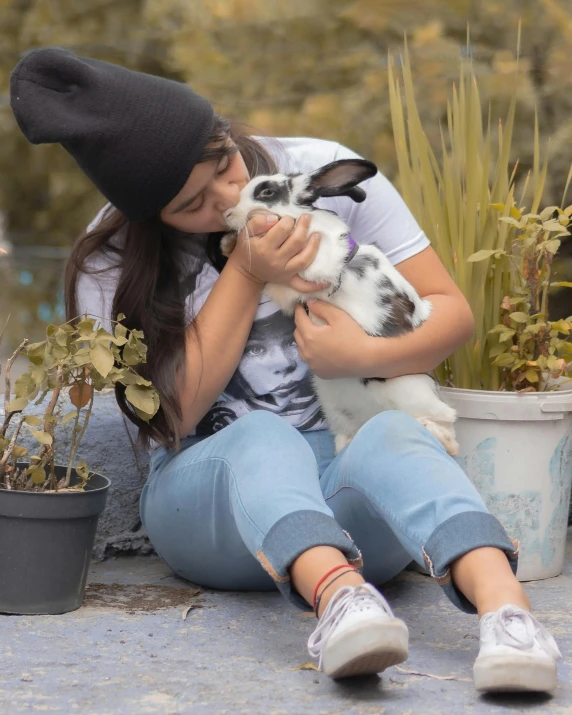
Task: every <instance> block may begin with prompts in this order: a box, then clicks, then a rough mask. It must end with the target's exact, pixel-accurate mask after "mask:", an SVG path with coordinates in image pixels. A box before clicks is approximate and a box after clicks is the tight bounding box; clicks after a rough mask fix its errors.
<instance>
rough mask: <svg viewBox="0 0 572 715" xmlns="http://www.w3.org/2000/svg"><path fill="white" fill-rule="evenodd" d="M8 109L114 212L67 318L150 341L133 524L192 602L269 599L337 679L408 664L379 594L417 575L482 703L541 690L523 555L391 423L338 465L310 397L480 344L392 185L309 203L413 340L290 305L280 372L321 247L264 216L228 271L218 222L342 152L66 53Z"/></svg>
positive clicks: (25, 85) (104, 221)
mask: <svg viewBox="0 0 572 715" xmlns="http://www.w3.org/2000/svg"><path fill="white" fill-rule="evenodd" d="M11 101H12V107H13V110H14V113H15V116H16V119H17V121H18V124H19V126H20V128H21V129H22V131H23V133H24V134H25V135H26V136H27V137H28V139H29V140H30V141H31V142H34V143H42V142H59V143H61V144H62V146H64V147H65V149H66V150H67V151H68V152H70V154H71V155H72V156H73V157H74V158H75V160H76V161H77V163H78V164H79V166H80V167H81V168H82V169H83V171H84V172H85V173H86V174H87V176H88V177H89V178H90V179H91V180H92V181H93V183H94V184H95V186H96V187H98V188H99V190H100V191H101V192H102V193H103V194H104V196H105V197H106V198H107V200H108V201H109V204H108V206H107V207H106V208H105V209H104V210H103V211H102V212H101V214H100V216H98V218H97V219H96V221H95V222H94V223H93V224H92V225H91V226H90V228H89V230H88V232H87V234H86V235H83V236H81V237H80V238H79V239H78V241H77V242H76V244H75V246H74V248H73V251H72V255H71V258H70V260H69V263H68V265H67V270H66V299H67V312H68V318H72V317H74V316H76V315H78V314H80V313H83V312H87V313H90V314H92V315H95V316H99V317H100V318H101V320H102V323H103V325H104V327H109V326H110V325H111V323H110V321H111V320H112V319H114V318H115V317H116V316H117V314H118V313H124V314H125V316H126V319H125V324H126V325H127V326H128V327H129V328H137V329H140V330H143V331H144V334H145V341H146V343H147V345H148V362H147V364H146V366H145V369H144V370H142V372H143V374H144V375H145V377H148V378H149V379H151V380H152V381H153V383H154V385H155V386H156V388H157V389H158V391H159V394H160V397H161V409H160V411H159V413H158V414H157V415H156V416H155V417H154V418H153V420H151V422H150V423H149V424H146V423H144V422H141V421H140V420H139V419H138V418H137V416H136V415H135V414H134V413H133V412H132V411H130V408H129V405H128V404H127V403H126V401H125V399H124V394H123V391H122V389H121V388H119V389H118V391H117V399H118V402H119V405H120V407H121V409H122V410H123V411H124V412H126V413H127V414H128V416H129V417H130V419H131V420H132V421H133V422H134V423H135V424H137V425H138V427H139V435H140V439H141V441H142V442H143V443H144V444H146V445H148V446H153V447H154V448H155V451H154V453H153V456H152V460H151V471H150V475H149V480H148V482H147V484H146V485H145V487H144V490H143V494H142V497H141V516H142V521H143V523H144V525H145V527H146V529H147V531H148V533H149V536H150V538H151V541H152V543H153V545H154V547H155V549H156V551H157V553H158V554H159V555H160V556H161V557H162V558H163V559H164V560H165V562H166V563H167V564H168V565H169V566H170V567H171V568H172V569H173V570H174V571H175V572H176V573H178V574H180V575H181V576H183V577H186V578H188V579H190V580H192V581H193V582H196V583H199V584H202V585H204V586H206V587H211V588H221V589H233V590H241V589H245V590H248V589H252V590H259V589H269V588H275V587H277V588H278V589H279V590H280V591H281V592H282V594H283V595H284V596H285V597H286V598H288V599H289V600H290V601H292V602H293V603H294V604H296V605H298V606H300V607H302V608H313V609H314V611H315V614H316V616H317V618H318V624H317V627H316V629H315V630H314V632H313V634H312V635H311V636H310V639H309V641H308V647H309V651H310V654H311V655H312V656H315V657H317V658H318V659H319V663H320V667H322V669H323V670H324V672H325V673H326V674H328V675H330V676H331V677H334V678H340V677H345V676H351V675H361V674H366V673H376V672H380V671H382V670H383V669H384V668H386V667H388V666H389V665H392V664H395V663H399V662H401V661H403V660H404V659H405V658H406V657H407V647H408V632H407V627H406V625H405V624H404V623H403V622H402V621H401V620H399V619H398V618H396V617H394V615H393V613H392V611H391V608H390V606H389V605H388V603H387V601H386V600H385V599H384V597H383V596H382V595H381V594H380V593H379V591H378V590H377V589H376V588H375V587H374V585H372V584H381V583H383V582H384V581H387V580H388V579H391V578H393V577H394V576H395V575H396V574H398V573H399V572H400V571H401V570H402V569H403V568H405V566H406V565H407V564H408V563H409V562H411V561H412V560H414V561H416V562H417V563H418V564H421V565H425V566H426V567H427V569H428V570H429V571H430V573H431V575H432V576H433V577H434V578H435V579H436V581H437V583H438V584H440V585H441V586H442V588H443V590H444V592H445V593H446V595H447V596H448V597H449V599H450V600H451V601H452V602H453V603H454V604H455V605H456V606H457V607H458V608H460V609H461V610H463V611H465V612H470V613H478V615H479V616H480V633H481V647H480V652H479V655H478V657H477V660H476V663H475V668H474V680H475V685H476V687H477V688H478V689H480V690H526V689H530V690H552V689H554V688H555V687H556V665H555V660H556V659H557V658H558V657H560V653H559V651H558V648H557V646H556V644H555V642H554V640H553V639H552V637H551V636H550V634H549V633H548V632H547V631H546V630H545V629H544V628H543V627H542V626H541V625H540V624H539V623H538V621H537V620H536V619H535V618H534V616H532V615H531V614H530V603H529V601H528V598H527V596H526V595H525V593H524V591H523V589H522V587H521V585H520V583H519V582H518V581H517V579H516V578H515V571H516V565H517V552H518V546H517V544H516V543H515V542H513V541H511V539H510V538H509V537H508V535H507V534H506V533H505V531H504V529H503V527H502V526H501V524H500V523H499V522H498V521H497V520H496V519H495V518H494V517H493V516H492V515H491V514H489V513H488V512H487V509H486V507H485V505H484V503H483V501H482V500H481V498H480V496H479V495H478V493H477V491H476V490H475V488H474V487H473V486H472V484H471V483H470V482H469V480H468V479H467V477H466V476H465V474H464V473H463V472H462V470H461V469H460V467H459V466H458V465H457V464H456V462H455V461H454V460H453V459H451V458H450V457H448V455H447V454H446V453H445V451H444V449H443V448H442V446H441V445H440V444H439V443H438V442H437V441H436V440H435V439H434V438H433V437H432V436H431V435H430V434H429V433H428V432H427V431H426V430H425V429H424V428H423V427H421V426H420V425H419V424H418V423H417V422H416V421H415V420H414V419H413V418H411V417H409V416H407V415H406V414H404V413H400V412H396V411H388V412H384V413H382V414H379V415H377V416H376V417H375V418H373V419H371V420H370V421H369V422H368V423H367V424H366V425H364V427H363V428H362V429H361V430H360V431H359V433H358V434H357V436H356V437H355V438H354V439H353V441H352V442H351V443H350V444H349V445H348V446H347V447H346V448H345V449H344V450H343V451H342V452H341V453H340V454H339V455H338V456H337V457H335V458H334V457H333V443H332V436H331V434H330V433H329V432H328V430H327V429H326V426H325V424H324V421H323V418H322V416H321V414H320V411H319V406H318V405H317V404H316V403H315V401H314V402H313V404H312V398H311V396H310V399H308V394H307V391H306V389H305V386H307V380H308V369H309V368H311V369H312V370H314V371H315V372H316V374H318V375H319V376H320V377H324V378H335V377H342V376H347V375H353V376H360V377H394V376H397V375H403V374H410V373H422V372H427V371H429V370H432V369H433V368H435V367H436V366H437V365H438V364H439V363H440V362H441V361H442V360H443V359H444V358H445V357H446V356H447V355H449V354H450V353H451V352H453V351H454V350H455V349H457V348H458V347H459V346H460V345H462V344H463V343H464V342H465V341H466V340H467V339H468V338H469V336H470V335H471V331H472V327H473V324H472V316H471V311H470V309H469V306H468V305H467V303H466V301H465V300H464V298H463V296H462V294H461V292H460V291H459V290H458V288H457V287H456V286H455V284H454V283H453V281H452V280H451V278H450V277H449V275H448V274H447V273H446V271H445V269H444V267H443V266H442V264H441V263H440V261H439V260H438V258H437V256H436V254H435V253H434V252H433V250H432V249H431V247H430V246H429V242H428V240H427V238H426V237H425V235H424V234H423V233H422V231H421V230H420V229H419V227H418V226H417V224H416V222H415V220H414V219H413V217H412V215H411V214H410V212H409V211H408V209H407V208H406V206H405V205H404V203H403V201H402V200H401V198H400V197H399V195H398V194H397V193H396V191H395V190H394V189H393V187H392V186H391V184H390V183H389V182H388V181H387V180H386V179H385V178H384V177H383V176H381V175H380V174H377V175H376V176H374V177H373V178H371V179H370V180H368V181H367V182H364V183H363V188H364V189H365V191H366V193H367V199H366V200H365V201H364V202H363V203H360V204H354V203H353V202H352V200H351V199H350V198H348V197H328V198H324V199H321V200H320V201H319V202H318V205H319V206H320V207H323V208H328V209H331V210H333V211H335V212H336V213H338V214H339V215H340V216H341V218H342V219H343V220H344V221H345V222H346V223H347V224H348V225H349V228H350V231H351V234H352V236H353V237H354V239H355V240H356V241H358V242H372V243H373V242H375V243H376V244H377V245H378V246H379V247H380V248H381V250H382V251H383V252H384V253H385V254H386V255H387V256H388V257H389V258H390V260H391V261H392V262H393V263H394V265H396V266H398V269H399V271H400V272H401V273H402V274H403V275H404V276H405V277H406V278H407V279H408V280H409V281H410V282H411V283H412V284H413V286H414V287H415V288H416V290H417V291H418V293H419V294H420V295H421V296H422V297H426V298H428V299H429V300H431V302H432V304H433V311H432V314H431V317H430V318H429V320H427V321H426V322H425V323H424V324H423V325H422V326H421V327H419V328H418V329H416V330H415V331H413V332H412V333H410V334H407V335H405V336H402V337H398V338H377V337H376V338H373V337H370V336H368V335H367V334H365V333H364V332H363V331H362V329H361V328H360V327H359V326H358V325H357V324H356V323H355V322H354V321H353V320H352V319H351V318H349V316H348V315H347V314H345V313H344V312H343V311H340V310H337V309H336V308H334V307H333V306H330V305H328V304H324V303H320V302H317V303H316V304H314V305H312V304H310V306H309V308H310V310H312V311H314V312H315V313H316V314H317V315H319V316H320V317H321V318H323V319H324V320H325V321H326V325H322V326H321V327H317V326H315V325H314V324H313V323H312V322H311V320H310V319H309V318H308V316H307V315H306V313H305V312H304V310H303V309H302V308H301V307H299V308H298V310H297V312H296V315H295V320H294V321H290V326H289V330H290V333H291V336H292V338H293V339H294V340H295V342H296V346H297V352H298V354H297V355H295V354H293V351H292V350H291V349H290V347H291V342H292V341H291V339H290V340H286V341H284V340H283V338H282V337H281V338H280V339H279V340H278V341H277V336H280V335H282V336H283V335H284V320H285V318H284V316H282V315H280V314H278V312H277V310H274V311H273V310H269V309H268V305H267V301H266V300H262V299H261V291H262V288H263V286H264V284H265V283H266V282H268V281H272V282H275V283H278V282H281V283H285V284H290V285H292V286H293V287H295V288H297V289H298V290H302V291H304V292H307V293H311V292H312V291H316V290H318V289H319V288H322V287H324V286H323V285H316V284H307V283H306V282H305V281H303V280H302V279H301V278H300V277H299V276H298V275H297V273H298V272H299V271H301V270H303V269H304V268H305V267H307V266H308V265H309V264H310V263H311V261H312V260H313V258H314V256H315V255H316V252H317V247H318V245H319V237H317V236H309V237H308V236H307V226H308V220H307V218H308V217H302V218H300V219H299V220H298V221H297V222H296V224H294V221H293V220H292V219H289V218H282V219H281V220H279V221H277V220H276V218H274V219H273V218H272V217H269V218H266V217H260V216H258V217H256V218H255V219H253V220H252V221H251V222H250V224H249V226H248V231H247V232H246V231H245V232H244V233H243V234H242V235H241V236H240V237H239V241H238V246H237V248H236V250H235V251H234V252H233V254H232V256H231V257H230V258H229V259H228V260H224V259H223V257H222V255H221V253H220V249H219V243H220V239H221V236H222V235H223V233H224V231H225V228H226V223H225V220H224V213H225V211H226V210H227V209H229V208H231V207H233V206H235V205H236V203H237V202H238V200H239V193H240V190H241V189H242V188H243V187H244V186H245V185H246V183H247V182H248V181H249V179H250V178H251V177H253V176H255V175H262V174H272V173H275V172H276V171H278V170H280V171H283V172H286V171H298V172H300V171H303V172H306V171H312V170H314V169H316V168H318V167H320V166H323V165H324V164H327V163H329V162H330V161H333V160H334V159H337V158H345V157H356V156H357V155H356V154H355V153H354V152H352V151H350V150H349V149H346V148H345V147H343V146H340V145H339V144H336V143H334V142H329V141H323V140H318V139H306V138H301V139H280V140H271V139H268V138H253V137H251V136H247V135H245V134H243V133H240V132H239V131H238V130H237V129H236V128H234V127H232V126H230V125H229V123H228V122H227V121H226V120H225V119H223V118H222V117H219V116H217V115H216V114H214V112H213V110H212V107H211V105H210V104H209V103H208V102H207V101H206V100H205V99H203V98H202V97H199V96H198V95H196V94H195V93H194V92H193V91H192V90H191V89H190V88H189V87H187V86H186V85H183V84H180V83H177V82H172V81H168V80H165V79H161V78H158V77H153V76H149V75H145V74H140V73H137V72H132V71H129V70H126V69H124V68H122V67H119V66H116V65H112V64H108V63H105V62H101V61H98V60H93V59H88V58H81V57H76V56H75V55H73V54H72V53H70V52H67V51H65V50H61V49H40V50H35V51H32V52H30V53H28V54H27V55H25V56H24V58H23V59H22V60H21V61H20V63H19V64H18V65H17V67H16V68H15V70H14V72H13V74H12V77H11ZM247 234H248V235H247ZM273 316H274V317H273ZM277 342H280V344H281V345H282V349H281V350H274V347H276V345H277ZM253 345H256V346H257V349H256V350H252V349H251V347H252V346H253ZM285 350H286V351H287V356H288V360H286V361H285V360H284V356H285V354H286V353H285ZM245 352H246V353H247V354H246V355H245ZM273 356H274V357H273ZM255 375H256V378H255V377H254V376H255ZM229 385H230V387H229V388H228V391H225V390H226V388H227V386H229ZM241 385H242V388H241ZM300 396H302V397H303V400H302V403H300V402H299V403H298V404H296V400H298V401H299V400H300ZM285 400H286V401H287V402H288V400H290V402H291V403H292V404H291V409H290V407H289V404H284V401H285ZM237 403H239V404H240V409H237V408H236V404H237ZM301 404H302V408H300V405H301ZM277 405H279V409H275V408H276V406H277Z"/></svg>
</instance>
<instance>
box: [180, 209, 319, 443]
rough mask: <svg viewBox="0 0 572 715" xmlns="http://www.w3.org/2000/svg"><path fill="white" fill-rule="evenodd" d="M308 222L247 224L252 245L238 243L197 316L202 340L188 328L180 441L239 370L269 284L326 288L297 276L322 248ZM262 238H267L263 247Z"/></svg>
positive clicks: (261, 219)
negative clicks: (310, 236)
mask: <svg viewBox="0 0 572 715" xmlns="http://www.w3.org/2000/svg"><path fill="white" fill-rule="evenodd" d="M309 218H310V217H309V216H308V218H307V219H304V220H300V221H298V222H297V223H296V225H294V220H293V219H290V218H285V219H282V220H280V221H279V222H278V223H277V224H276V225H275V226H274V228H271V229H269V228H268V224H267V223H265V222H266V218H265V217H260V216H257V217H255V218H254V219H252V220H251V221H250V223H249V227H250V231H251V239H250V240H244V241H242V240H240V239H239V242H238V244H237V247H236V248H235V249H234V252H233V253H232V255H231V256H230V258H229V259H228V261H227V262H226V265H225V266H224V268H223V269H222V271H221V273H220V276H219V277H218V279H217V280H216V282H215V284H214V286H213V287H212V289H211V291H210V293H209V295H208V297H207V299H206V301H205V303H204V305H203V306H202V308H201V309H200V310H199V312H198V314H197V317H196V319H195V323H196V327H197V328H198V334H199V339H197V331H196V330H194V329H193V328H191V327H189V328H187V333H186V350H185V363H184V369H183V370H181V371H180V373H179V375H178V379H177V386H178V390H179V395H180V396H181V397H180V401H181V410H182V419H181V422H180V423H179V435H180V437H184V436H185V435H187V434H189V432H190V431H191V430H192V429H194V428H195V427H196V425H197V424H198V423H199V422H200V420H201V419H202V418H203V417H204V416H205V415H206V413H207V412H208V411H209V409H210V408H211V407H212V406H213V404H214V403H215V402H216V400H217V399H218V398H219V397H220V395H221V393H222V392H223V391H224V388H225V387H226V386H227V385H228V383H229V381H230V379H231V377H232V376H233V374H234V372H235V370H236V368H237V367H238V363H239V362H240V359H241V357H242V354H243V352H244V347H245V345H246V341H247V340H248V336H249V334H250V330H251V328H252V323H253V322H254V317H255V315H256V312H257V310H258V304H259V302H260V293H261V291H262V289H263V288H264V285H265V283H266V282H267V281H269V280H271V277H272V276H275V279H276V280H277V281H278V282H286V283H289V284H290V285H291V286H292V287H293V288H295V289H297V290H300V291H304V292H310V291H315V290H317V289H319V288H323V287H324V284H316V283H309V282H307V281H305V280H303V279H302V278H300V276H298V275H296V273H297V272H298V271H299V270H301V269H302V268H304V267H305V266H308V265H309V264H310V263H311V262H312V261H313V260H314V258H315V256H316V253H317V252H318V248H319V241H315V240H314V241H309V240H308V237H307V231H308V226H309V223H310V221H309V220H308V219H309ZM263 226H264V228H262V227H263ZM266 231H268V233H266ZM259 234H265V235H264V236H263V241H262V242H260V243H258V242H257V239H258V237H259ZM276 245H278V246H279V248H278V249H276V247H275V246H276ZM268 266H270V267H269V268H268ZM295 266H296V267H295ZM255 267H257V270H254V268H255ZM251 270H252V271H253V272H251ZM268 271H270V273H269V272H268ZM259 274H260V275H264V277H263V278H262V279H261V278H260V275H259ZM266 274H268V275H266ZM269 276H270V277H269Z"/></svg>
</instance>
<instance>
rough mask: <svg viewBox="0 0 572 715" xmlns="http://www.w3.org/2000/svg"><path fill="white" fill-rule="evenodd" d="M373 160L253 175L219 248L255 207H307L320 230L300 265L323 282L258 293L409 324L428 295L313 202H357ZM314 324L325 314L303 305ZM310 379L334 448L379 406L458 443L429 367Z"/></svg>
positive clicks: (377, 321) (448, 443)
mask: <svg viewBox="0 0 572 715" xmlns="http://www.w3.org/2000/svg"><path fill="white" fill-rule="evenodd" d="M376 172H377V167H376V166H375V164H373V163H372V162H370V161H367V160H365V159H342V160H339V161H333V162H331V163H330V164H327V165H326V166H323V167H321V168H320V169H318V170H316V171H314V172H312V173H310V174H275V175H273V176H257V177H255V178H254V179H252V180H251V181H250V182H249V183H248V184H247V185H246V186H245V187H244V188H243V189H242V191H241V194H240V200H239V202H238V204H237V205H236V206H234V207H233V208H231V209H228V210H227V211H225V213H224V217H225V220H226V222H227V225H228V228H229V229H231V230H230V232H229V233H227V234H225V235H224V236H223V238H222V240H221V252H222V253H223V255H225V256H227V257H228V256H230V254H231V253H232V251H233V250H234V248H235V246H236V241H237V236H238V234H239V233H240V231H242V230H243V229H244V227H245V226H246V224H247V222H248V220H249V219H250V218H251V217H252V216H253V215H254V214H256V213H260V212H270V213H274V214H276V215H278V216H280V217H282V216H291V217H292V218H294V219H297V218H299V217H300V216H301V215H302V214H304V213H310V214H311V216H312V221H311V224H310V226H309V229H308V234H310V233H312V232H316V231H317V232H319V233H321V235H322V238H321V241H320V247H319V249H318V253H317V254H316V257H315V258H314V260H313V261H312V263H311V264H310V265H309V266H308V267H307V268H305V269H304V270H303V271H300V273H299V275H300V276H301V277H302V278H304V279H305V280H307V281H313V282H328V283H329V286H327V287H326V288H323V289H321V290H318V291H316V292H314V293H311V294H303V293H299V292H298V291H296V290H294V289H293V288H291V287H290V286H288V285H279V284H276V283H266V285H265V287H264V291H263V292H264V293H265V294H266V296H268V298H270V299H271V300H273V301H274V302H275V303H277V304H278V305H279V306H280V308H281V309H282V311H283V312H284V313H286V314H287V315H290V316H291V315H293V314H294V308H295V306H296V303H301V304H303V305H304V304H305V301H306V300H307V299H308V298H309V297H310V296H312V297H315V298H319V299H321V300H325V301H327V302H329V303H331V304H332V305H334V306H336V307H338V308H341V309H342V310H345V311H346V313H348V314H349V315H350V316H351V317H352V318H353V319H354V320H355V321H356V322H357V323H358V324H359V325H360V326H361V327H362V328H363V330H364V331H365V332H366V333H368V334H369V335H372V336H380V337H395V336H398V335H402V334H403V333H407V332H410V331H412V330H413V329H414V328H416V327H418V326H419V325H421V323H423V322H424V321H425V320H426V319H427V318H428V317H429V315H430V313H431V308H432V306H431V303H430V302H429V301H428V300H425V299H423V298H420V297H419V295H418V294H417V292H416V290H415V289H414V288H413V286H412V285H411V284H410V283H409V282H408V281H407V280H406V279H405V278H404V277H403V276H402V275H401V273H399V271H397V269H396V268H394V266H393V265H392V264H391V262H390V261H389V259H388V258H387V257H386V256H385V255H384V254H383V253H382V251H381V250H380V249H379V248H378V247H377V246H375V245H369V244H367V245H360V244H356V242H355V241H354V240H353V238H352V237H351V235H350V233H349V230H348V227H347V226H346V224H345V223H344V222H343V221H342V220H341V219H340V218H339V217H338V216H337V214H335V213H334V212H333V211H329V210H325V209H318V208H315V207H314V202H315V201H316V200H317V199H318V198H320V197H323V196H348V197H350V198H351V199H353V201H356V202H362V201H363V200H364V199H365V197H366V194H365V191H364V190H363V189H361V188H359V187H358V186H357V184H359V183H361V182H362V181H365V180H366V179H369V178H370V177H372V176H374V175H375V174H376ZM310 317H311V319H312V321H313V322H314V324H315V325H323V324H324V321H323V320H321V319H320V318H318V317H317V316H314V315H313V314H311V313H310ZM312 381H313V386H314V389H315V391H316V394H317V397H318V399H319V401H320V404H321V407H322V410H323V412H324V416H325V418H326V422H327V424H328V427H329V428H330V430H331V432H332V433H333V434H334V437H335V453H336V454H339V452H340V451H341V450H342V449H343V448H344V447H345V446H346V445H347V444H349V442H350V441H351V440H352V438H353V437H354V436H355V434H356V433H357V431H358V430H359V429H360V427H362V426H363V425H364V424H365V422H367V420H369V419H370V418H371V417H373V416H374V415H376V414H378V413H379V412H382V411H383V410H389V409H394V410H402V411H404V412H406V413H408V414H410V415H411V416H412V417H414V418H415V419H417V420H418V421H419V422H420V423H421V424H422V425H423V426H424V427H426V428H427V429H428V430H429V432H430V433H431V434H432V435H433V436H434V437H436V438H437V440H439V442H441V444H442V445H443V447H444V448H445V449H446V451H447V452H448V453H449V454H450V455H452V456H454V455H456V454H458V450H459V446H458V444H457V441H456V438H455V431H454V427H453V424H454V422H455V419H456V412H455V410H454V409H453V408H452V407H450V406H449V405H446V404H445V403H444V402H442V401H441V400H440V398H439V396H438V393H437V388H436V384H435V382H434V380H433V378H432V377H431V376H430V375H428V374H421V375H404V376H402V377H393V378H387V379H386V378H379V377H370V378H356V377H348V378H337V379H331V380H324V379H322V378H319V377H318V376H317V375H312Z"/></svg>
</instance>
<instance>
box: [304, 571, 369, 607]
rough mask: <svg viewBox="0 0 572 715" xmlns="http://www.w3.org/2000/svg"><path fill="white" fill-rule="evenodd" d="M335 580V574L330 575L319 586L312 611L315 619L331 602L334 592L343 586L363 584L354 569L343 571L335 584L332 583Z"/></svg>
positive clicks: (361, 578) (363, 581)
mask: <svg viewBox="0 0 572 715" xmlns="http://www.w3.org/2000/svg"><path fill="white" fill-rule="evenodd" d="M335 579H336V574H332V577H331V578H329V579H328V580H327V581H324V583H323V584H322V585H321V586H320V589H319V591H318V597H317V599H316V607H315V609H314V613H315V614H316V617H317V618H320V617H321V616H322V614H323V613H324V611H325V610H326V607H327V605H328V603H329V602H330V601H331V600H332V598H333V596H334V595H335V593H336V591H338V590H339V589H340V588H342V587H343V586H359V585H360V584H361V583H365V580H364V579H363V577H362V576H361V575H360V574H359V573H358V572H357V571H355V570H354V569H348V571H344V572H343V573H342V574H341V575H339V578H337V579H336V582H335V583H333V581H334V580H335ZM330 584H331V585H330Z"/></svg>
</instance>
